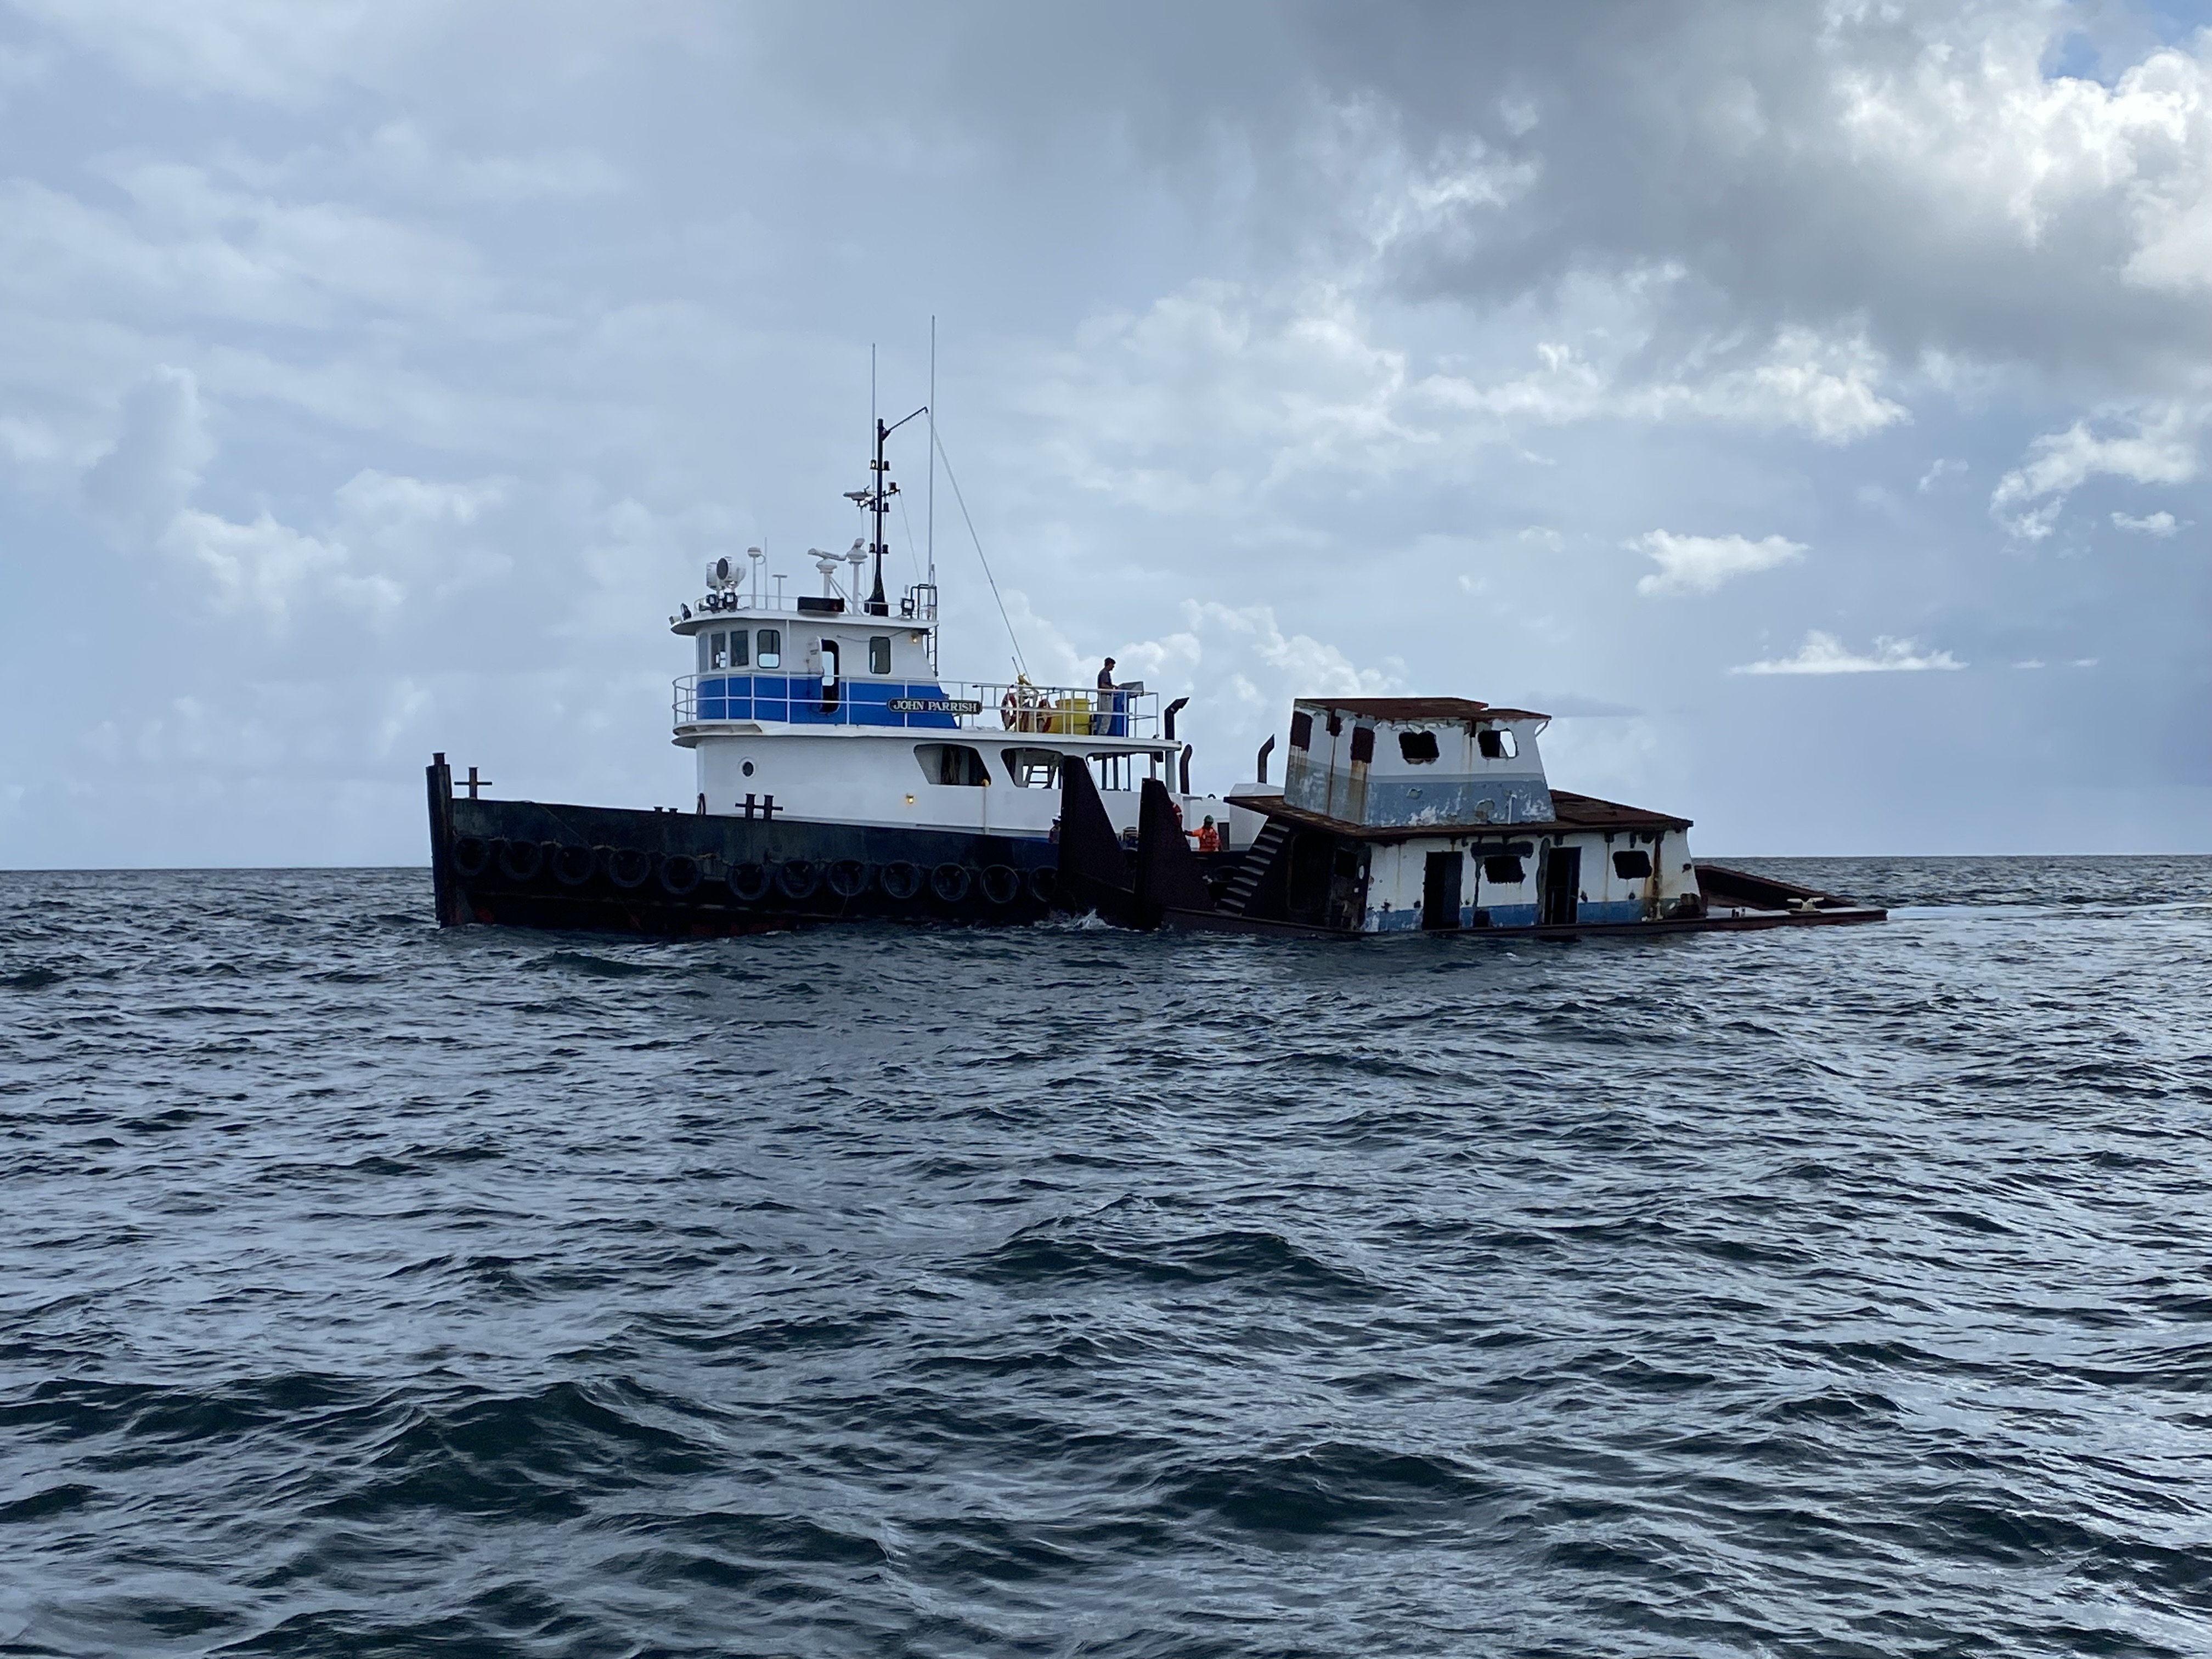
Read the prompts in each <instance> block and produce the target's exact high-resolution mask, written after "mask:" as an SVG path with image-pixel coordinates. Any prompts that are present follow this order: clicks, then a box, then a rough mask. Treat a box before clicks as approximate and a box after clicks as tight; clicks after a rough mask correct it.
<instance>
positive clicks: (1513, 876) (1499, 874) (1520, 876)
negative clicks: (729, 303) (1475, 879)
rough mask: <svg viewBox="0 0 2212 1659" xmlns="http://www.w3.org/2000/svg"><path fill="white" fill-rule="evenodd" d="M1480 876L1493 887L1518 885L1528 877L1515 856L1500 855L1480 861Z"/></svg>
mask: <svg viewBox="0 0 2212 1659" xmlns="http://www.w3.org/2000/svg"><path fill="white" fill-rule="evenodd" d="M1482 878H1483V879H1484V880H1485V881H1486V882H1488V883H1489V884H1491V885H1492V886H1493V887H1518V886H1519V885H1520V884H1522V882H1523V881H1525V880H1527V879H1528V877H1527V874H1526V873H1525V872H1523V871H1522V868H1521V860H1519V859H1516V858H1509V857H1504V856H1500V857H1498V858H1487V859H1485V860H1483V861H1482Z"/></svg>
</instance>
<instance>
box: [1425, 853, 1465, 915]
mask: <svg viewBox="0 0 2212 1659" xmlns="http://www.w3.org/2000/svg"><path fill="white" fill-rule="evenodd" d="M1466 867H1467V855H1466V854H1464V853H1462V852H1461V851H1460V850H1459V848H1456V847H1455V848H1452V849H1451V851H1449V853H1431V854H1429V860H1428V863H1427V865H1426V866H1424V867H1423V869H1422V871H1421V928H1422V931H1423V932H1425V933H1440V932H1442V931H1443V929H1445V928H1447V927H1458V926H1459V890H1460V879H1461V875H1462V872H1463V871H1464V870H1465V869H1466Z"/></svg>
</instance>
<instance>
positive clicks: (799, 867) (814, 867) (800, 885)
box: [775, 859, 822, 899]
mask: <svg viewBox="0 0 2212 1659" xmlns="http://www.w3.org/2000/svg"><path fill="white" fill-rule="evenodd" d="M775 884H776V885H777V886H778V887H780V888H781V889H782V890H783V894H784V896H785V897H787V898H795V899H805V898H812V897H813V896H814V890H815V889H816V888H817V887H819V886H821V885H822V866H820V865H818V864H817V863H815V862H814V860H811V859H787V860H785V861H784V862H783V863H781V864H779V865H778V866H776V867H775Z"/></svg>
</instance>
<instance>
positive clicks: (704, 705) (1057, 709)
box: [671, 669, 1160, 742]
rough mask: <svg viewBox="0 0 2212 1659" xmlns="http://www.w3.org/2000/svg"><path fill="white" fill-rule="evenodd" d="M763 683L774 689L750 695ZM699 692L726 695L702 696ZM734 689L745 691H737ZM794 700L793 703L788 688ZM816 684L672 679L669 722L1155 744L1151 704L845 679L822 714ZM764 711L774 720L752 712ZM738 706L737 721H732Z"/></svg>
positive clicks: (1154, 705) (986, 684)
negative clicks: (710, 689) (704, 688)
mask: <svg viewBox="0 0 2212 1659" xmlns="http://www.w3.org/2000/svg"><path fill="white" fill-rule="evenodd" d="M762 681H767V682H769V683H770V684H772V685H776V686H781V688H782V690H781V693H780V694H778V693H777V692H775V691H773V690H769V691H765V692H763V691H761V690H757V689H756V687H757V684H758V683H759V682H762ZM702 682H705V683H708V684H710V686H711V685H720V686H722V687H724V688H727V689H726V690H723V691H722V692H721V693H720V694H719V695H709V696H702V695H701V693H700V690H699V687H700V685H701V684H702ZM739 684H742V685H743V687H744V690H742V691H736V690H735V689H734V688H735V687H737V686H738V685H739ZM794 687H795V688H798V690H799V695H798V696H793V695H792V690H793V688H794ZM825 701H826V699H825V698H824V697H823V689H822V683H821V681H820V680H819V679H817V678H814V677H813V676H811V675H806V674H790V673H782V672H768V673H762V672H757V671H750V670H747V669H716V670H710V671H708V672H706V673H703V674H684V675H681V676H679V677H678V678H677V679H676V681H675V682H674V685H673V695H672V696H671V716H672V719H673V722H674V724H675V725H676V726H678V728H681V727H684V726H708V725H713V724H714V723H715V722H717V721H720V720H766V721H768V722H769V723H770V724H772V725H793V726H870V727H878V728H887V729H890V730H906V731H925V732H927V731H934V732H944V731H970V732H1002V733H1003V732H1034V733H1036V734H1037V735H1039V736H1042V737H1094V738H1133V739H1135V740H1137V741H1139V742H1152V741H1157V739H1158V732H1159V726H1160V710H1159V702H1160V699H1159V694H1158V692H1154V691H1140V690H1120V689H1116V690H1113V691H1110V692H1109V691H1106V690H1101V689H1099V688H1097V687H1087V688H1086V687H1084V686H1073V685H1032V684H1030V683H1029V682H1028V681H1026V680H1017V681H1014V682H1012V683H1011V684H1009V683H1007V682H1005V681H996V680H981V681H974V680H971V681H964V682H960V683H957V684H952V685H950V686H947V685H944V684H939V683H938V682H936V681H920V680H915V681H900V680H881V679H875V678H858V677H854V676H850V675H848V676H845V677H843V678H841V679H839V680H838V681H837V683H836V689H835V702H834V703H833V704H832V706H831V707H829V708H823V702H825ZM762 705H766V706H767V708H769V709H772V710H774V711H775V712H773V713H763V712H760V708H761V706H762ZM738 706H742V707H743V708H744V713H743V714H737V713H733V712H732V709H733V708H735V707H738Z"/></svg>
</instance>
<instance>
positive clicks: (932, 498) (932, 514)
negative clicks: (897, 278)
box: [907, 315, 937, 589]
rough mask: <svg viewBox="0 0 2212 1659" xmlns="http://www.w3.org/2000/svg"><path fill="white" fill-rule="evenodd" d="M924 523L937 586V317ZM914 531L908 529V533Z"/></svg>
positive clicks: (932, 334) (932, 329) (932, 327)
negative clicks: (926, 502) (925, 516)
mask: <svg viewBox="0 0 2212 1659" xmlns="http://www.w3.org/2000/svg"><path fill="white" fill-rule="evenodd" d="M923 523H924V524H926V525H927V526H928V528H927V534H928V537H929V585H930V586H931V588H932V589H934V588H935V587H936V586H937V319H936V317H935V316H934V315H933V316H932V317H931V318H930V319H929V507H928V514H927V518H925V519H924V520H923ZM913 533H914V532H912V531H910V530H909V531H908V532H907V534H908V535H909V536H911V535H912V534H913Z"/></svg>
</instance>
